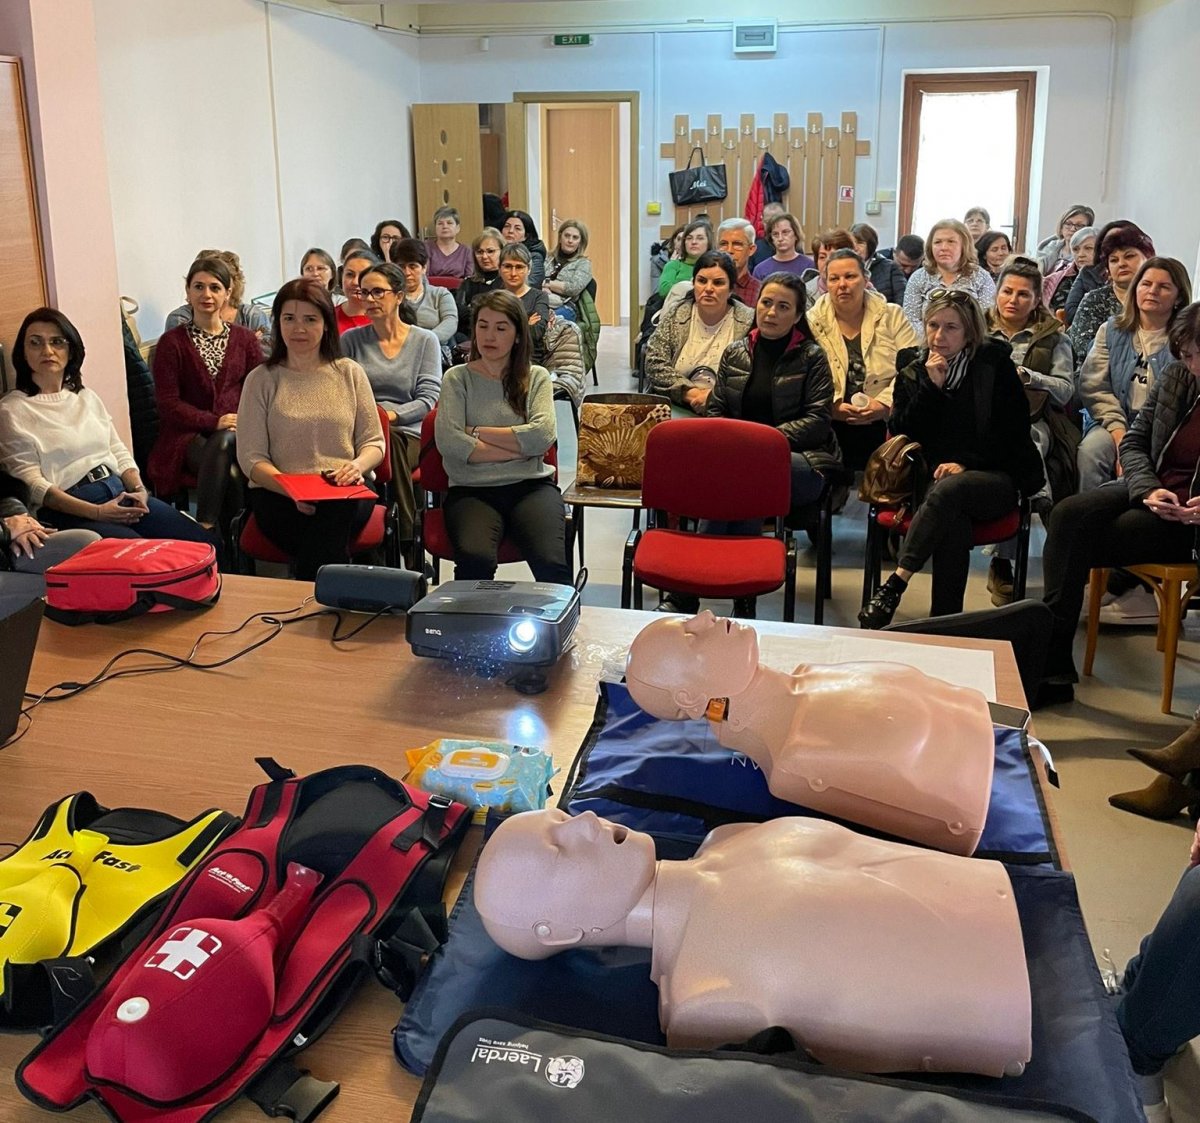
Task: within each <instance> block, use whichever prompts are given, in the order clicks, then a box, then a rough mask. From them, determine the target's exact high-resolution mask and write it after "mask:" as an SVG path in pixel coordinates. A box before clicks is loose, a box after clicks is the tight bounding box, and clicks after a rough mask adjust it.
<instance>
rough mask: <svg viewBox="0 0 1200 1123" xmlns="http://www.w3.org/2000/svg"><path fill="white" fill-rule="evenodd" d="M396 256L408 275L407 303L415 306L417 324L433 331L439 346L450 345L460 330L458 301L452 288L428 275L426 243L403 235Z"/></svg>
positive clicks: (398, 264)
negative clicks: (426, 271)
mask: <svg viewBox="0 0 1200 1123" xmlns="http://www.w3.org/2000/svg"><path fill="white" fill-rule="evenodd" d="M392 260H393V261H394V262H395V264H396V265H397V266H398V267H399V269H400V272H401V273H402V274H403V276H404V303H405V304H406V305H408V307H409V308H411V309H412V311H413V315H414V316H415V317H416V319H415V323H416V325H417V327H421V328H424V329H425V330H426V331H431V332H433V334H434V335H435V336H437V341H438V347H439V348H441V347H443V346H445V347H448V346H449V345H450V341H451V340H452V339H453V338H454V336H455V333H456V332H457V331H458V305H457V304H455V303H454V294H453V293H452V292H451V291H450V290H449V289H444V288H441V287H440V286H438V285H431V284H430V283H429V280H428V278H427V277H426V276H425V266H426V264H427V262H428V260H429V257H428V253H427V251H426V249H425V243H424V242H420V241H418V240H417V239H416V238H404V239H402V240H401V241H400V242H398V243H397V244H396V246H395V247H394V248H393V249H392ZM370 313H371V309H370V308H368V309H367V314H368V315H370ZM375 322H376V321H375V320H374V318H372V323H375Z"/></svg>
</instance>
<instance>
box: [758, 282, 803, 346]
mask: <svg viewBox="0 0 1200 1123" xmlns="http://www.w3.org/2000/svg"><path fill="white" fill-rule="evenodd" d="M754 319H755V322H756V323H757V324H758V330H759V334H761V335H763V336H764V337H766V338H767V339H782V338H783V337H784V336H785V335H791V332H792V328H794V327H795V326H796V321H797V320H799V319H800V309H799V308H798V307H797V304H796V294H795V293H793V292H792V290H791V289H789V288H788V287H787V286H786V285H763V288H762V292H760V293H759V294H758V306H757V308H755V311H754Z"/></svg>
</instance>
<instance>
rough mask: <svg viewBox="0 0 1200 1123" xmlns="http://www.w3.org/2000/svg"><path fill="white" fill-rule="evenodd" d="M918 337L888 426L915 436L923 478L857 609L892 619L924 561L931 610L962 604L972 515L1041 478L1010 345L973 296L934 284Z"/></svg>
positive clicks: (994, 508)
mask: <svg viewBox="0 0 1200 1123" xmlns="http://www.w3.org/2000/svg"><path fill="white" fill-rule="evenodd" d="M923 323H924V328H925V339H926V342H927V346H926V347H922V348H921V349H920V350H919V351H918V350H915V349H909V350H906V351H901V352H900V354H899V355H898V356H897V358H896V364H897V367H898V368H899V373H898V374H897V375H896V381H895V383H894V384H893V388H892V419H891V422H890V423H889V426H888V428H889V429H890V430H891V432H893V433H903V434H905V435H906V436H907V437H908V438H909V439H910V440H914V441H919V442H920V444H921V452H922V455H923V458H924V460H925V465H926V468H927V469H928V471H929V476H930V480H931V483H930V485H929V489H928V490H927V491H926V493H925V496H924V498H923V499H922V500H921V503H920V506H918V507H917V510H916V513H915V514H914V515H913V520H912V525H911V526H910V527H909V529H908V533H907V534H906V535H905V537H904V541H903V544H902V546H901V548H900V557H899V559H898V562H897V566H896V572H895V573H893V574H892V576H891V577H889V578H888V579H887V581H886V582H884V584H883V585H882V586H881V587H880V588H879V590H878V591H877V592H876V593H875V595H874V596H873V597H872V598H871V599H870V600H869V601H868V602H867V604H866V606H865V607H864V608H863V610H862V611H861V612H860V613H859V614H858V620H859V623H860V624H861V625H862V626H863V627H864V628H882V627H884V626H885V625H887V624H888V623H890V622H891V619H892V616H893V614H894V613H895V611H896V608H897V606H898V605H899V604H900V598H901V597H902V596H903V595H904V591H905V590H906V589H907V588H908V582H909V579H910V578H911V577H912V575H913V574H914V573H917V572H919V571H920V570H921V569H923V568H924V566H925V564H926V563H927V562H930V561H932V562H933V603H932V606H931V609H930V615H932V616H946V615H948V614H950V613H953V612H961V611H962V604H963V594H964V593H965V592H966V588H967V573H968V569H969V567H970V559H971V536H972V524H973V523H975V522H986V521H988V520H990V519H998V518H1000V517H1001V516H1003V515H1004V514H1006V513H1007V512H1009V511H1011V510H1012V509H1013V508H1014V507H1015V506H1016V505H1017V495H1018V492H1020V493H1022V494H1024V495H1033V494H1035V493H1036V492H1037V491H1038V489H1039V488H1041V486H1042V484H1043V483H1044V482H1045V473H1044V472H1043V470H1042V461H1041V458H1040V457H1039V456H1038V451H1037V449H1036V448H1035V447H1034V444H1033V440H1032V438H1031V437H1030V435H1029V405H1028V402H1027V400H1026V397H1025V388H1024V387H1023V386H1022V385H1021V379H1020V378H1019V376H1018V375H1017V368H1016V367H1015V366H1014V365H1013V361H1012V348H1011V347H1009V345H1008V344H1007V343H1004V342H1002V341H1000V340H995V339H989V338H988V336H987V324H986V322H985V320H984V318H983V311H982V309H981V308H980V307H979V304H978V303H977V302H976V300H975V298H974V297H973V296H972V295H971V294H970V293H966V292H961V291H958V290H947V289H935V290H934V291H933V292H932V293H930V295H929V299H928V301H927V303H926V305H925V310H924V314H923Z"/></svg>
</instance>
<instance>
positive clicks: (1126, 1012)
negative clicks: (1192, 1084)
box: [1117, 866, 1200, 1076]
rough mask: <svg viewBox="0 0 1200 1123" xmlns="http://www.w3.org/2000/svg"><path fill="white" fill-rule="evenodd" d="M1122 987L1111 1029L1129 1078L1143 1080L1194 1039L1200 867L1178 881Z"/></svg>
mask: <svg viewBox="0 0 1200 1123" xmlns="http://www.w3.org/2000/svg"><path fill="white" fill-rule="evenodd" d="M1124 985H1125V994H1124V995H1123V996H1122V998H1121V1002H1120V1004H1119V1005H1118V1006H1117V1023H1118V1024H1119V1025H1120V1027H1121V1032H1122V1034H1124V1036H1125V1044H1126V1046H1127V1047H1128V1049H1129V1059H1130V1060H1131V1061H1133V1070H1134V1072H1136V1073H1138V1074H1139V1075H1141V1076H1149V1075H1151V1074H1153V1073H1156V1072H1158V1071H1159V1070H1160V1069H1161V1068H1162V1066H1163V1065H1164V1064H1165V1063H1166V1062H1167V1061H1168V1060H1169V1059H1170V1058H1171V1057H1172V1056H1174V1055H1175V1053H1176V1052H1178V1050H1179V1048H1180V1046H1182V1045H1184V1044H1186V1043H1187V1042H1188V1041H1191V1039H1192V1038H1193V1037H1196V1036H1200V866H1197V867H1194V868H1192V869H1190V870H1188V871H1187V873H1185V874H1184V875H1183V877H1182V878H1181V879H1180V881H1179V884H1178V885H1177V886H1176V887H1175V893H1174V896H1172V897H1171V900H1170V903H1169V904H1168V905H1167V908H1166V911H1165V912H1164V913H1163V914H1162V916H1161V917H1159V920H1158V923H1157V924H1156V925H1155V926H1154V931H1153V932H1151V933H1150V935H1148V936H1147V937H1146V938H1145V939H1144V940H1142V946H1141V950H1140V951H1139V952H1138V954H1137V955H1135V956H1134V957H1133V958H1132V959H1131V960H1130V961H1129V965H1128V966H1127V967H1126V968H1125V979H1124Z"/></svg>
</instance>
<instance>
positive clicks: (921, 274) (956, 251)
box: [904, 207, 996, 338]
mask: <svg viewBox="0 0 1200 1123" xmlns="http://www.w3.org/2000/svg"><path fill="white" fill-rule="evenodd" d="M973 210H974V211H979V210H980V208H978V207H976V208H973ZM967 213H968V214H970V213H972V212H971V211H968V212H967ZM985 229H986V228H985ZM935 289H947V290H951V291H955V292H966V293H970V294H971V295H972V296H973V297H974V298H975V300H976V302H977V303H978V304H979V306H980V308H982V309H983V310H985V311H986V310H987V309H988V308H990V307H991V306H992V305H993V304H994V303H995V302H996V283H995V282H994V281H993V280H992V278H991V274H989V273H988V271H987V270H986V269H984V268H983V267H982V266H981V265H980V264H979V258H978V257H976V256H975V239H974V238H972V237H971V235H970V233H968V231H967V228H966V227H965V226H964V225H963V224H962V223H961V222H959V221H958V220H957V219H953V218H945V219H942V221H941V222H937V223H934V226H933V229H932V230H930V231H929V237H928V238H927V239H926V240H925V261H924V263H923V264H922V266H921V267H920V268H918V269H914V270H913V272H912V276H910V277H909V278H908V284H907V286H906V287H905V289H904V314H905V315H906V316H907V317H908V322H909V323H910V324H912V327H913V331H915V332H916V333H917V337H918V338H920V336H921V330H922V325H923V323H924V316H925V302H926V301H927V300H928V299H929V294H930V293H932V292H933V291H934V290H935Z"/></svg>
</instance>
